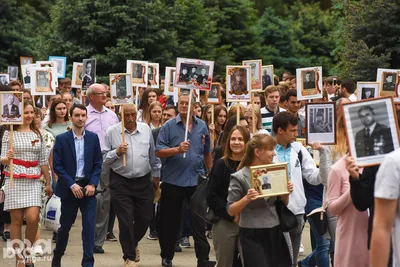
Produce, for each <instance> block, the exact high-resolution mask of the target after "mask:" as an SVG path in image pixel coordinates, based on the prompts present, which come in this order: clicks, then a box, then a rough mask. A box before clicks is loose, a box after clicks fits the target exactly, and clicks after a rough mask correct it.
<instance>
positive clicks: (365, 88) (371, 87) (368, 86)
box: [357, 82, 379, 100]
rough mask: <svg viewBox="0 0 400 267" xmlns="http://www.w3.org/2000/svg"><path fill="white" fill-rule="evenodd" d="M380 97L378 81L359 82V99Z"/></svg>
mask: <svg viewBox="0 0 400 267" xmlns="http://www.w3.org/2000/svg"><path fill="white" fill-rule="evenodd" d="M375 97H379V83H378V82H357V100H365V99H372V98H375Z"/></svg>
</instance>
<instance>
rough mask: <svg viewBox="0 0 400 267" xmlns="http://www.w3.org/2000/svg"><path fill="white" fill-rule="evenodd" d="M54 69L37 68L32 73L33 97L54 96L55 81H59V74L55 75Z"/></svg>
mask: <svg viewBox="0 0 400 267" xmlns="http://www.w3.org/2000/svg"><path fill="white" fill-rule="evenodd" d="M53 70H54V69H53V68H49V67H41V68H39V67H35V68H32V73H31V75H32V76H31V93H32V95H54V94H55V93H56V87H55V86H54V80H55V79H57V74H55V75H54V74H53Z"/></svg>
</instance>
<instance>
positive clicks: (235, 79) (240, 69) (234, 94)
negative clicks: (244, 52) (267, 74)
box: [226, 66, 251, 102]
mask: <svg viewBox="0 0 400 267" xmlns="http://www.w3.org/2000/svg"><path fill="white" fill-rule="evenodd" d="M226 101H227V102H251V82H250V67H249V66H226Z"/></svg>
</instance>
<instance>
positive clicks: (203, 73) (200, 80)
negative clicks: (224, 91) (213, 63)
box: [197, 68, 208, 84]
mask: <svg viewBox="0 0 400 267" xmlns="http://www.w3.org/2000/svg"><path fill="white" fill-rule="evenodd" d="M207 82H208V75H207V70H206V68H201V71H200V75H199V76H198V77H197V83H198V84H207Z"/></svg>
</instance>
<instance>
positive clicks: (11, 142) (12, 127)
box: [10, 124, 14, 188]
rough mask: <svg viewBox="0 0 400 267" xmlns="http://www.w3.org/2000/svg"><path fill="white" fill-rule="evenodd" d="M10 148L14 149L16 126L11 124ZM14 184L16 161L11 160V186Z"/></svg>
mask: <svg viewBox="0 0 400 267" xmlns="http://www.w3.org/2000/svg"><path fill="white" fill-rule="evenodd" d="M10 150H12V151H14V126H13V125H12V124H11V125H10ZM13 185H14V163H13V160H12V159H11V160H10V187H11V188H12V187H13Z"/></svg>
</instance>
